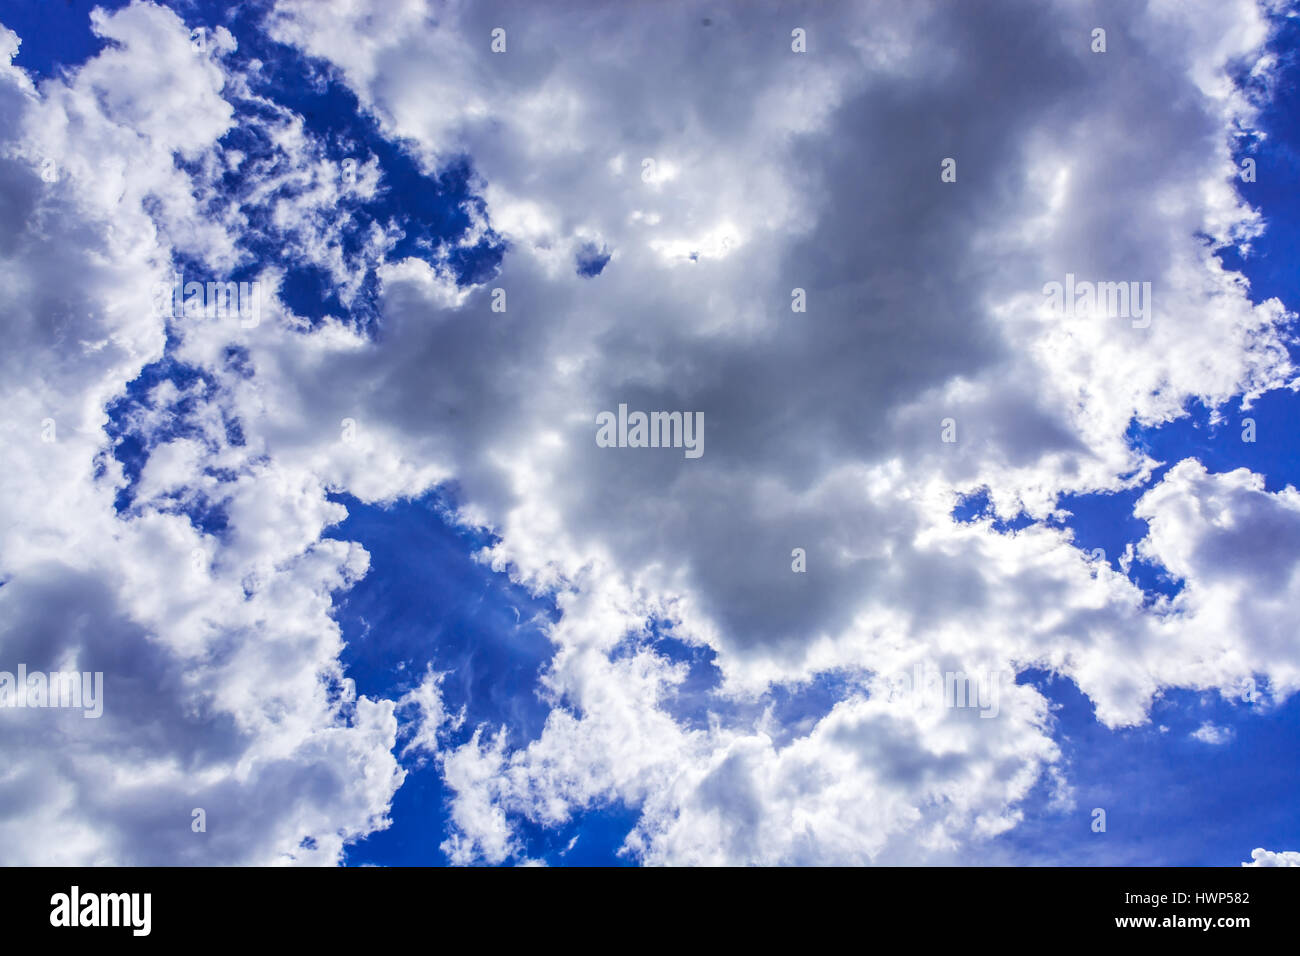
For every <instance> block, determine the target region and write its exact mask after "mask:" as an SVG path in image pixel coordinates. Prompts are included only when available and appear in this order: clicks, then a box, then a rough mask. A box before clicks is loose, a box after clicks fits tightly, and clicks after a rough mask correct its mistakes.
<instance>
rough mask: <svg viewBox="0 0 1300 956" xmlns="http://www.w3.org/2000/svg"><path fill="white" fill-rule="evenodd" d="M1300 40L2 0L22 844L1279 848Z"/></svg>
mask: <svg viewBox="0 0 1300 956" xmlns="http://www.w3.org/2000/svg"><path fill="white" fill-rule="evenodd" d="M1097 31H1102V32H1101V33H1098V32H1097ZM1297 49H1300V11H1297V9H1296V7H1295V5H1294V4H1293V3H1291V2H1284V0H1204V2H1172V0H1148V2H1141V3H1133V2H1119V0H1116V2H1111V3H1108V2H1039V0H1035V2H1030V0H1024V2H1015V0H998V2H995V3H988V4H979V5H971V4H958V3H952V2H934V3H929V2H916V0H898V2H884V3H879V4H871V5H866V4H853V3H847V2H845V3H841V2H817V3H806V4H801V3H789V2H782V3H778V2H762V0H756V2H752V3H745V4H735V3H700V2H693V0H690V2H688V0H673V2H668V3H653V4H652V3H635V2H633V3H621V4H608V3H595V2H576V0H575V2H564V3H547V4H536V3H528V2H523V0H520V2H505V3H502V2H495V0H490V2H474V3H469V2H424V0H256V2H245V3H238V4H231V3H207V2H182V0H176V2H174V3H170V4H164V3H150V2H138V0H137V2H132V3H126V2H104V3H99V4H91V3H83V2H80V0H60V2H54V0H0V219H2V220H3V223H4V226H5V229H4V230H3V233H2V234H0V315H3V316H4V327H5V329H6V333H7V334H6V346H7V347H6V348H5V349H4V350H3V352H2V353H0V407H2V408H3V413H0V447H3V448H4V462H5V463H4V467H3V469H0V725H3V726H2V728H0V757H2V759H0V767H3V768H4V769H3V770H0V862H4V863H7V864H50V863H53V864H75V865H102V864H116V865H142V864H165V865H326V866H329V865H348V866H424V865H549V866H564V865H611V866H633V865H972V864H979V865H988V864H992V865H1086V866H1130V865H1195V866H1233V867H1235V866H1238V865H1253V866H1259V865H1300V815H1297V812H1296V809H1295V808H1296V806H1297V799H1296V798H1297V794H1300V755H1298V752H1297V747H1296V741H1297V740H1300V695H1298V694H1297V691H1300V640H1297V637H1296V633H1295V631H1294V627H1293V620H1294V614H1293V613H1292V612H1293V609H1294V608H1296V607H1300V491H1297V490H1296V488H1297V486H1300V433H1297V432H1296V429H1295V427H1294V424H1293V423H1294V422H1295V421H1297V420H1300V395H1297V389H1298V388H1300V372H1298V371H1297V365H1298V363H1300V352H1298V351H1297V349H1298V348H1300V341H1298V340H1297V329H1298V328H1300V326H1297V315H1296V313H1297V311H1298V310H1300V278H1297V274H1296V270H1295V268H1294V267H1293V264H1294V262H1295V261H1296V254H1297V243H1298V242H1300V198H1297V189H1296V188H1295V187H1296V184H1297V179H1298V174H1300V155H1298V153H1297V150H1300V90H1298V86H1297V81H1298V80H1300V64H1298V63H1297V61H1296V51H1297ZM190 282H195V283H198V285H197V286H195V287H194V288H195V289H197V292H195V293H193V295H192V294H191V291H190V290H189V289H188V288H187V287H186V285H187V283H190ZM208 283H220V284H222V286H221V287H222V288H223V289H224V288H225V285H224V284H226V283H234V287H233V288H234V294H233V296H232V297H231V299H230V301H223V300H222V299H221V297H220V296H219V295H217V294H216V290H217V287H216V286H215V285H214V286H209V285H208ZM1053 283H1055V284H1057V285H1056V288H1057V290H1058V297H1057V298H1054V297H1053V293H1052V292H1051V289H1052V288H1053ZM1092 283H1122V284H1123V285H1122V286H1111V287H1110V291H1111V293H1112V300H1110V301H1107V300H1106V298H1105V297H1104V296H1100V297H1098V298H1096V299H1095V300H1094V299H1092V298H1089V299H1083V298H1078V297H1075V296H1074V295H1073V292H1074V290H1076V289H1078V288H1082V287H1083V286H1084V284H1092ZM177 284H179V286H180V291H179V292H174V291H173V290H174V288H175V286H176V285H177ZM1064 289H1068V290H1071V291H1070V292H1065V293H1064V294H1063V295H1059V293H1060V292H1061V290H1064ZM1117 289H1122V290H1123V292H1124V293H1126V294H1127V301H1126V300H1125V299H1124V298H1119V297H1118V293H1117V292H1116V290H1117ZM620 407H624V409H625V412H631V413H635V412H644V413H651V412H665V413H672V412H676V413H680V414H681V417H682V420H683V422H692V423H695V424H694V429H695V430H694V432H693V433H692V434H693V439H692V440H688V441H675V442H667V441H666V442H665V443H664V444H665V445H666V446H670V447H637V442H636V440H635V439H634V438H633V437H631V435H630V434H629V432H628V431H627V430H626V429H624V430H622V433H621V434H619V432H618V431H617V430H616V431H615V432H614V433H613V435H614V437H613V439H612V440H610V436H609V435H608V434H606V435H604V436H603V437H602V432H601V427H600V423H601V421H602V418H601V416H602V414H605V413H608V414H610V415H611V416H613V417H614V418H617V417H618V415H619V409H620ZM632 434H634V432H633V433H632ZM665 434H667V433H665ZM676 437H677V438H678V439H681V438H682V437H683V436H682V435H681V434H680V433H679V434H678V435H677V436H676ZM692 441H693V442H694V445H692ZM20 665H21V666H22V667H23V668H24V669H25V670H26V671H27V672H44V673H49V674H54V673H67V672H77V673H87V674H89V673H102V675H103V688H104V690H103V713H102V715H101V716H99V717H96V718H95V719H86V717H87V716H88V715H87V714H84V713H83V712H81V710H79V709H78V708H75V707H62V708H48V707H22V708H19V707H13V706H8V705H7V703H6V700H7V699H6V698H4V697H3V686H2V682H3V674H4V672H12V673H16V672H17V670H18V668H19V666H20ZM932 678H933V680H932ZM948 678H952V679H953V680H955V681H958V682H961V681H964V680H965V679H966V678H969V679H970V681H971V685H970V686H972V687H977V688H978V689H979V697H978V702H977V701H976V700H974V699H966V700H960V699H947V698H946V697H944V695H943V694H941V693H939V694H937V693H931V691H933V690H934V687H935V682H937V684H938V686H939V687H942V686H943V684H944V681H945V680H947V679H948Z"/></svg>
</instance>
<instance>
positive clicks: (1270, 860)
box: [1241, 847, 1300, 866]
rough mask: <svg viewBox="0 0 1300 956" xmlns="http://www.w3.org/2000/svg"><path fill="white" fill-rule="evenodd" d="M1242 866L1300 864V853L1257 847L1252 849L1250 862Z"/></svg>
mask: <svg viewBox="0 0 1300 956" xmlns="http://www.w3.org/2000/svg"><path fill="white" fill-rule="evenodd" d="M1241 865H1242V866H1300V853H1297V852H1296V851H1295V850H1283V851H1282V852H1280V853H1277V852H1274V851H1273V850H1265V849H1264V848H1263V847H1257V848H1255V849H1254V850H1251V851H1250V862H1249V863H1243V864H1241Z"/></svg>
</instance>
